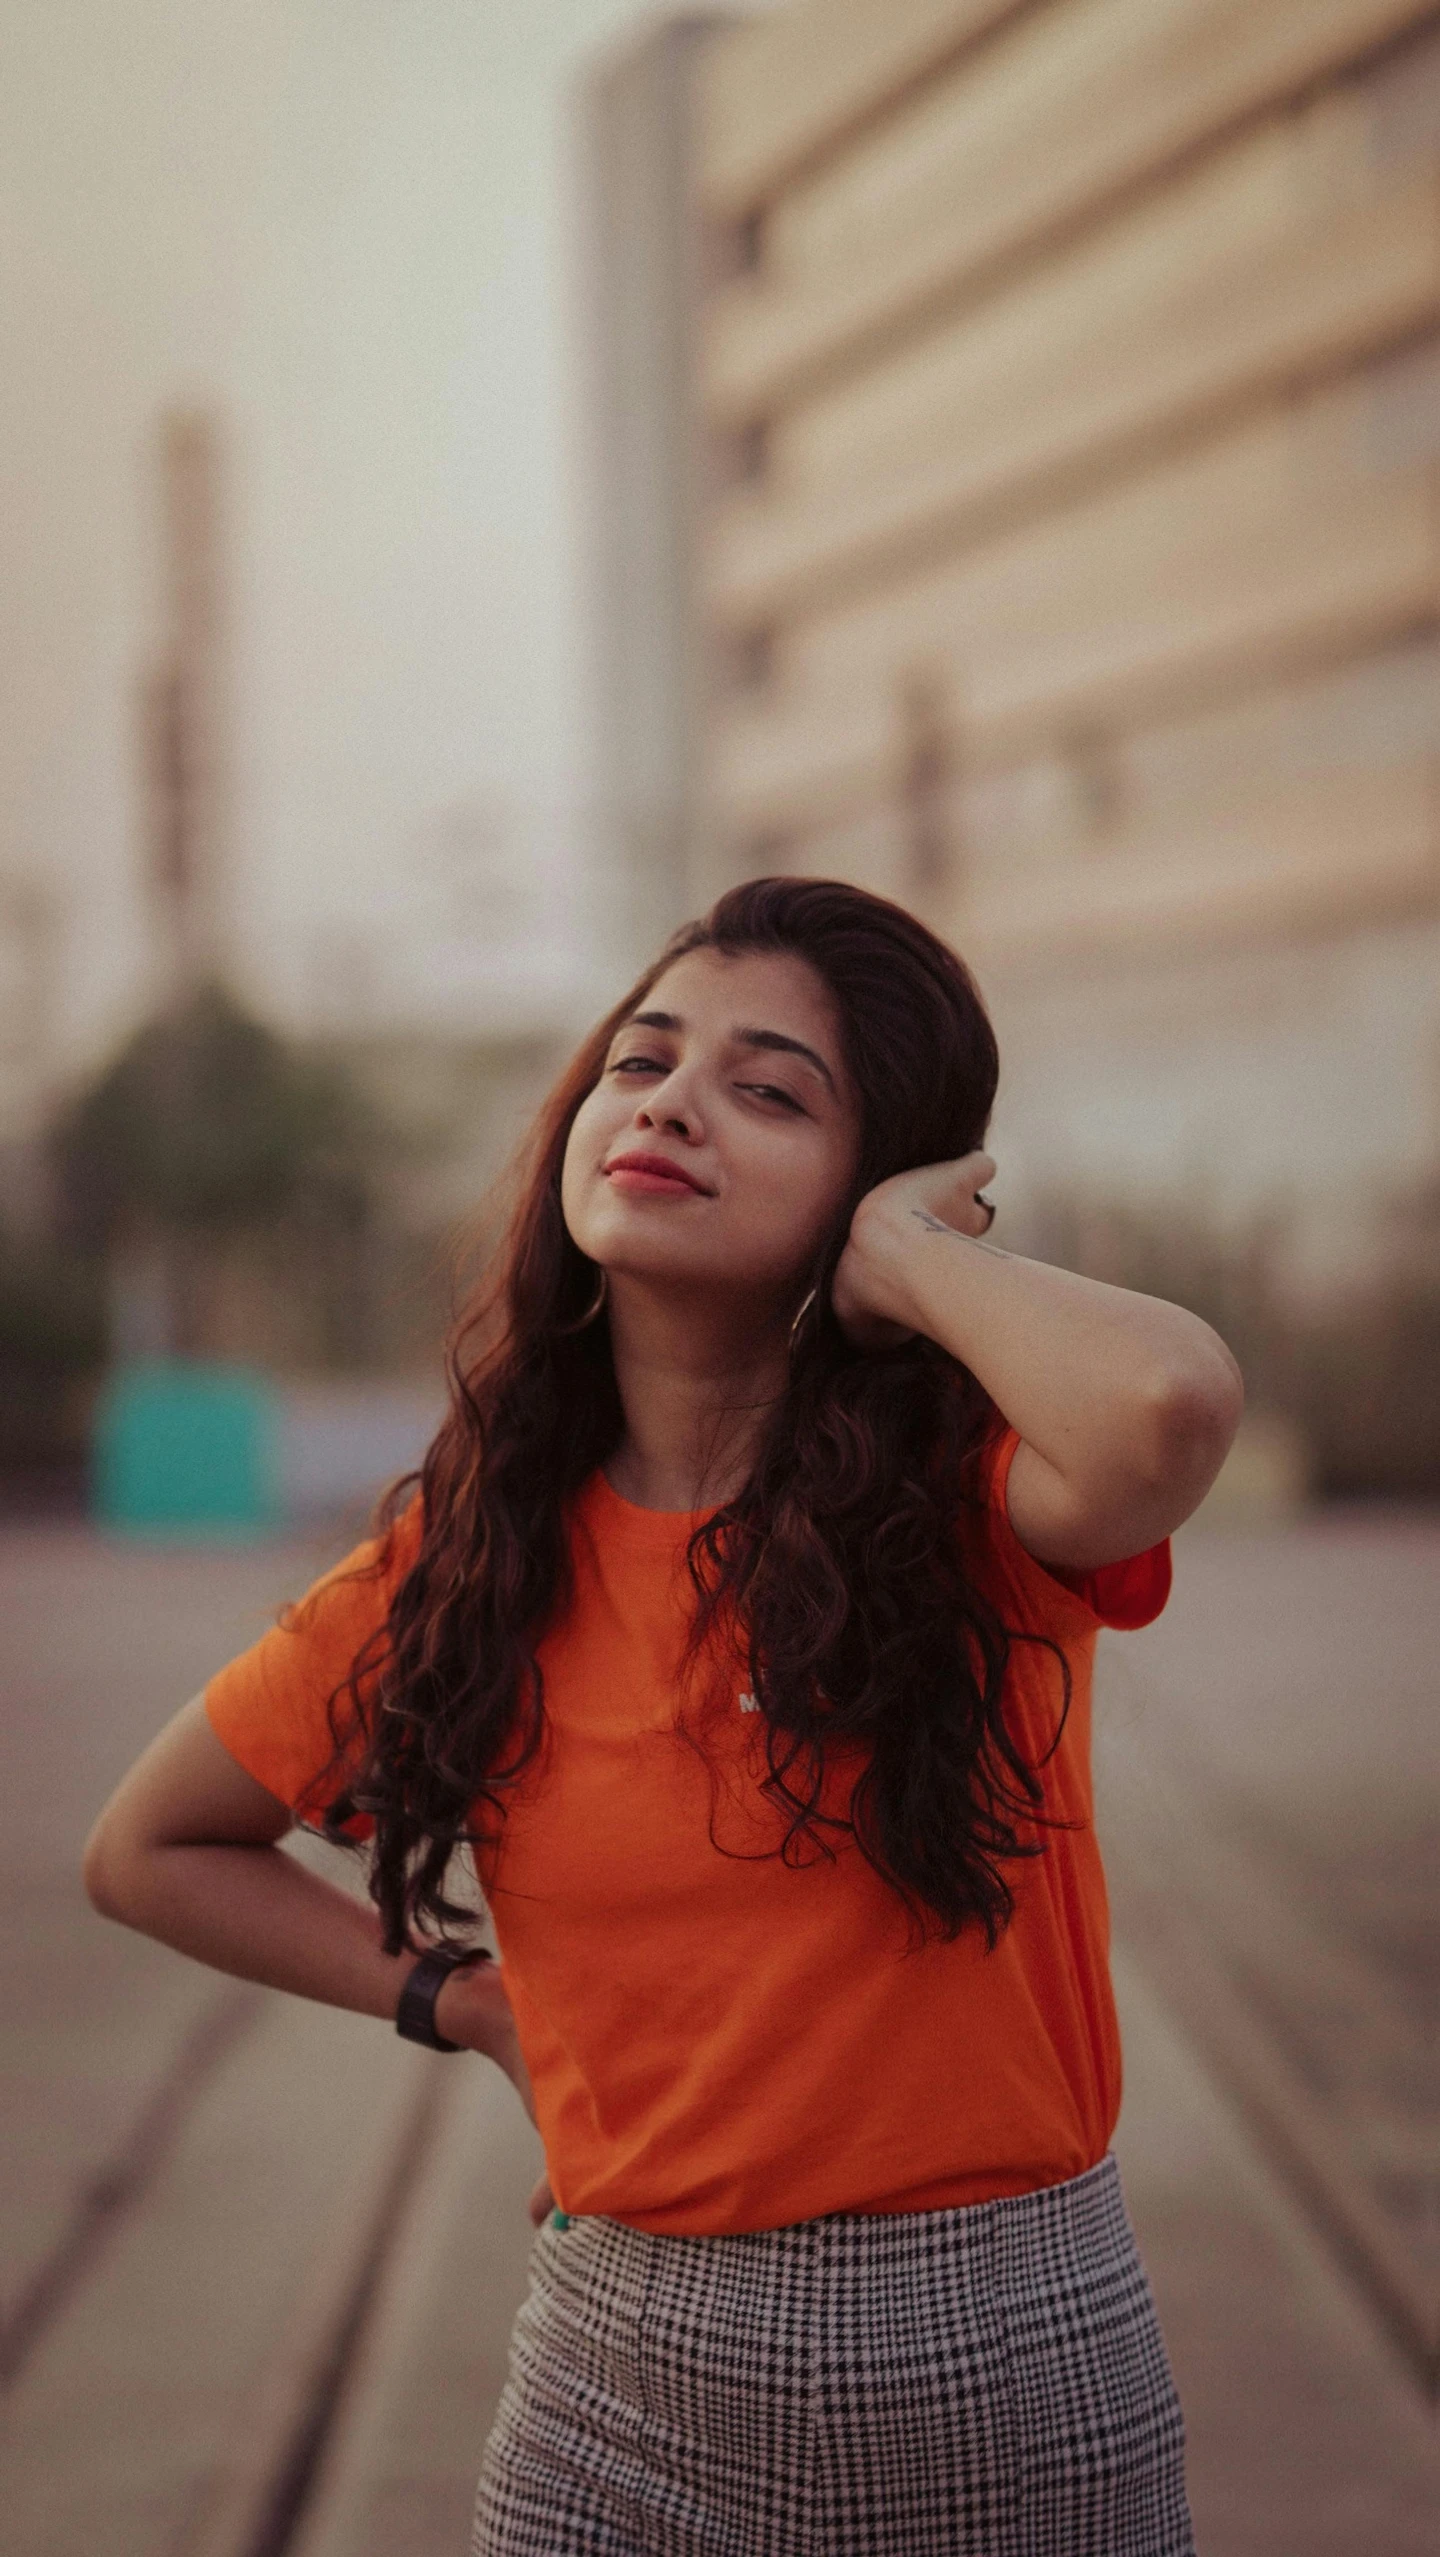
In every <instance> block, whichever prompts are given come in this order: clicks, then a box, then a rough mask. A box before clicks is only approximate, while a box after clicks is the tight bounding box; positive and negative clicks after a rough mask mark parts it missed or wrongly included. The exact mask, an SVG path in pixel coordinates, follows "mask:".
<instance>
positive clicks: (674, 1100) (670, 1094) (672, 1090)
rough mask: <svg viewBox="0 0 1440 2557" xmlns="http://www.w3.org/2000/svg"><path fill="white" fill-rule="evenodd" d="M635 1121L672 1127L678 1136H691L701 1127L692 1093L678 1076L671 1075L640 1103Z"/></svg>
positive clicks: (653, 1126)
mask: <svg viewBox="0 0 1440 2557" xmlns="http://www.w3.org/2000/svg"><path fill="white" fill-rule="evenodd" d="M635 1123H636V1126H637V1127H646V1128H673V1129H674V1131H675V1134H676V1135H677V1136H684V1137H692V1136H694V1135H695V1134H696V1133H697V1132H698V1129H699V1115H698V1113H697V1111H696V1108H695V1103H694V1099H693V1096H692V1095H691V1094H690V1093H689V1092H687V1090H686V1089H685V1087H684V1085H683V1084H682V1082H681V1080H680V1078H679V1076H678V1075H673V1074H671V1075H667V1076H666V1078H665V1081H664V1082H663V1083H661V1084H658V1085H657V1086H656V1088H655V1090H654V1091H653V1092H651V1093H648V1094H647V1095H646V1097H645V1099H644V1100H643V1101H642V1102H640V1104H639V1105H638V1107H637V1109H636V1112H635Z"/></svg>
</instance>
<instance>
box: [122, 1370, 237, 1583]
mask: <svg viewBox="0 0 1440 2557" xmlns="http://www.w3.org/2000/svg"><path fill="white" fill-rule="evenodd" d="M94 1505H95V1514H96V1516H97V1517H98V1518H99V1519H100V1521H101V1522H102V1524H103V1525H105V1526H106V1527H114V1528H118V1529H119V1530H120V1531H121V1532H122V1534H126V1535H132V1536H157V1537H181V1538H192V1537H193V1538H196V1539H202V1540H203V1539H205V1538H213V1537H219V1538H229V1537H236V1536H239V1537H245V1536H261V1535H264V1534H265V1533H266V1531H267V1530H268V1529H270V1528H272V1527H274V1526H276V1525H277V1524H278V1522H279V1517H280V1494H279V1412H278V1407H277V1403H276V1399H275V1395H274V1393H273V1392H272V1390H271V1388H270V1387H269V1385H267V1383H266V1382H265V1379H264V1378H263V1377H262V1376H257V1375H255V1374H254V1373H253V1372H252V1371H251V1370H250V1369H249V1368H244V1367H229V1366H222V1365H220V1364H218V1363H217V1364H213V1365H212V1364H208V1363H206V1364H202V1363H201V1362H200V1361H199V1360H190V1359H164V1360H153V1361H146V1362H145V1363H144V1364H143V1365H136V1366H133V1367H122V1368H119V1369H117V1370H116V1371H115V1373H114V1374H113V1375H112V1376H111V1378H110V1380H109V1382H108V1383H107V1384H106V1386H105V1387H104V1388H103V1390H102V1392H101V1396H100V1401H99V1404H98V1406H97V1409H96V1414H95V1440H94Z"/></svg>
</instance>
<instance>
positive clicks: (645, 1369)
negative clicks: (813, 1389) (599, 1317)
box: [605, 1278, 787, 1510]
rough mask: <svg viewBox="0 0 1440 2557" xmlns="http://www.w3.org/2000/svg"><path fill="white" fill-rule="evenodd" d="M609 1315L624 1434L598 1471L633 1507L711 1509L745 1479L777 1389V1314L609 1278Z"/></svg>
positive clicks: (780, 1342)
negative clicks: (673, 1295) (679, 1298)
mask: <svg viewBox="0 0 1440 2557" xmlns="http://www.w3.org/2000/svg"><path fill="white" fill-rule="evenodd" d="M609 1316H610V1345H611V1353H612V1356H613V1358H614V1361H615V1381H616V1384H617V1385H618V1387H619V1390H620V1401H621V1405H622V1408H623V1410H624V1414H625V1434H624V1437H623V1438H622V1439H621V1442H620V1444H619V1446H618V1447H617V1448H616V1450H615V1452H614V1454H613V1455H612V1456H611V1457H610V1458H609V1459H608V1460H607V1463H606V1467H605V1472H606V1477H607V1479H608V1481H609V1482H610V1484H611V1486H612V1488H613V1489H614V1490H615V1491H617V1492H618V1493H619V1494H620V1496H621V1499H622V1500H628V1501H633V1502H634V1503H635V1504H636V1506H637V1508H640V1509H677V1510H679V1509H687V1510H689V1509H718V1508H719V1507H720V1506H721V1504H722V1503H723V1502H725V1501H727V1500H729V1499H731V1498H732V1497H733V1496H734V1494H735V1493H736V1492H737V1491H738V1490H739V1489H740V1487H741V1485H742V1483H743V1482H744V1481H745V1478H746V1476H747V1474H748V1473H749V1471H750V1466H751V1463H752V1461H753V1458H754V1453H755V1448H756V1445H757V1443H758V1441H759V1438H760V1435H761V1432H762V1431H763V1429H764V1427H765V1423H766V1421H767V1420H768V1418H769V1416H770V1413H771V1411H772V1410H773V1408H774V1406H775V1403H776V1401H777V1400H778V1398H779V1396H780V1395H781V1393H783V1391H784V1387H785V1370H786V1354H787V1341H786V1333H785V1328H784V1318H783V1315H781V1314H779V1313H778V1312H776V1311H774V1310H773V1309H771V1308H769V1307H759V1308H757V1307H756V1306H755V1305H754V1304H744V1305H737V1304H734V1303H729V1302H726V1303H722V1304H719V1305H717V1304H715V1303H714V1302H713V1301H712V1300H708V1299H707V1300H700V1301H697V1300H694V1299H691V1300H689V1301H687V1302H685V1303H676V1302H675V1301H674V1300H673V1299H670V1298H659V1299H657V1297H656V1296H655V1295H653V1294H652V1293H651V1291H649V1290H648V1289H645V1288H643V1286H641V1285H640V1284H639V1283H637V1282H636V1281H634V1280H628V1281H627V1280H621V1281H619V1282H618V1283H617V1282H616V1281H615V1280H614V1279H613V1278H612V1280H611V1285H610V1301H609Z"/></svg>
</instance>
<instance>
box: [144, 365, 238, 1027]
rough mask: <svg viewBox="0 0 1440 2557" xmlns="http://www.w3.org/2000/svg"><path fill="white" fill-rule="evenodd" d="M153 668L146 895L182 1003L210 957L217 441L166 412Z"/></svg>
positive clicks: (205, 417) (218, 628) (220, 804)
mask: <svg viewBox="0 0 1440 2557" xmlns="http://www.w3.org/2000/svg"><path fill="white" fill-rule="evenodd" d="M159 480H160V534H161V545H160V548H161V573H162V590H163V600H164V616H163V634H162V640H161V647H160V653H159V660H158V663H157V664H156V666H155V669H154V671H153V673H152V675H151V678H150V681H149V684H148V686H147V693H146V720H145V725H146V740H145V742H146V750H147V751H146V757H145V764H146V777H147V783H148V791H147V798H148V826H147V833H148V840H149V853H150V859H149V870H150V879H151V886H152V890H153V892H154V895H155V897H156V900H157V903H158V905H159V908H160V913H161V917H162V922H161V932H162V937H163V963H162V964H163V978H164V983H165V987H166V993H167V996H168V999H169V1002H170V1003H172V1004H183V1002H184V1001H185V1000H186V998H187V996H189V995H190V994H192V993H193V992H194V990H195V988H196V987H197V985H199V984H200V983H201V982H202V981H203V980H204V979H205V977H207V976H208V975H210V974H211V973H213V970H214V967H215V964H216V958H217V948H216V941H217V933H216V926H217V911H216V909H217V896H218V890H219V885H220V876H221V871H222V863H223V844H222V836H223V830H224V815H225V804H226V784H227V780H228V774H227V771H226V753H225V722H224V708H225V702H224V689H225V687H224V640H225V630H224V608H223V607H224V596H223V556H222V552H223V544H222V524H221V515H222V491H221V453H220V435H219V430H218V427H217V424H216V421H215V419H214V417H213V416H211V415H209V414H208V413H207V412H205V411H204V410H196V409H177V410H173V411H171V412H170V413H169V414H167V415H166V416H165V417H164V418H163V419H162V420H161V426H160V437H159Z"/></svg>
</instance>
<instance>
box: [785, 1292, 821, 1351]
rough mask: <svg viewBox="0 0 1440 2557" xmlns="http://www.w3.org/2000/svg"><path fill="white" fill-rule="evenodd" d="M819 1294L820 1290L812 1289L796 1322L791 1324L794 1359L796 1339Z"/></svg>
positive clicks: (790, 1343) (796, 1317) (791, 1347)
mask: <svg viewBox="0 0 1440 2557" xmlns="http://www.w3.org/2000/svg"><path fill="white" fill-rule="evenodd" d="M819 1292H820V1291H819V1289H818V1288H814V1287H812V1288H811V1290H810V1293H809V1295H808V1296H807V1297H805V1298H804V1300H803V1301H802V1303H801V1305H800V1309H799V1311H798V1313H797V1314H796V1316H795V1320H794V1322H793V1323H792V1324H791V1326H790V1340H789V1352H790V1356H791V1357H792V1358H793V1357H794V1355H795V1342H796V1339H797V1337H798V1334H799V1330H800V1326H801V1324H802V1323H803V1322H804V1320H805V1317H806V1315H807V1314H808V1313H809V1311H810V1308H811V1306H812V1305H813V1304H814V1302H815V1299H816V1297H817V1296H818V1294H819Z"/></svg>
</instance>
